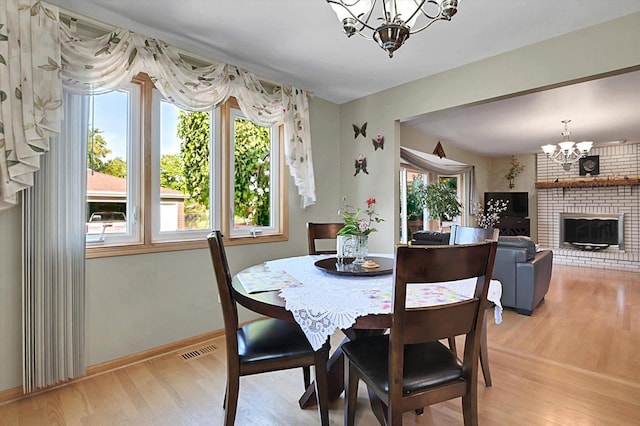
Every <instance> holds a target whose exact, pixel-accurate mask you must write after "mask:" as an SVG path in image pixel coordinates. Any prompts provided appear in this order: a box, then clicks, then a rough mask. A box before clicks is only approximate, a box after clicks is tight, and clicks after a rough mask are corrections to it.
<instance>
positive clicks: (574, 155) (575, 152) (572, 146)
mask: <svg viewBox="0 0 640 426" xmlns="http://www.w3.org/2000/svg"><path fill="white" fill-rule="evenodd" d="M570 122H571V120H562V123H564V132H562V133H561V134H562V136H564V141H562V142H560V143H558V145H557V146H556V145H553V144H549V145H544V146H543V147H542V150H543V151H544V153H545V154H547V157H548V158H549V159H550V160H553V161H555V162H556V163H559V164H561V165H562V168H563V169H564V170H565V171H567V172H568V171H569V170H571V165H572V164H573V163H575V162H576V161H578V160H579V159H581V158H582V157H585V156H586V155H587V154H588V153H589V151H590V150H591V147H592V146H593V142H591V141H584V142H578V143H575V142H571V141H570V140H569V136H570V135H571V132H570V131H569V129H567V124H568V123H570Z"/></svg>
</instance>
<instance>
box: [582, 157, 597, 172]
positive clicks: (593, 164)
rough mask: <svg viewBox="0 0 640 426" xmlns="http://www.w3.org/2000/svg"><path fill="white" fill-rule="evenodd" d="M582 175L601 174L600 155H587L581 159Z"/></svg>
mask: <svg viewBox="0 0 640 426" xmlns="http://www.w3.org/2000/svg"><path fill="white" fill-rule="evenodd" d="M579 161H580V167H579V169H580V176H597V175H599V174H600V156H599V155H587V156H586V157H582V158H581V159H580V160H579Z"/></svg>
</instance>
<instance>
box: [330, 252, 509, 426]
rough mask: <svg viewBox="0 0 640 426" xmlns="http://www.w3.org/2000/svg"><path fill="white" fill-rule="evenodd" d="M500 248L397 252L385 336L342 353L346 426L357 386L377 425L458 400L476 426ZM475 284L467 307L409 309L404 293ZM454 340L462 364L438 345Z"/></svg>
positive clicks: (356, 342) (350, 422)
mask: <svg viewBox="0 0 640 426" xmlns="http://www.w3.org/2000/svg"><path fill="white" fill-rule="evenodd" d="M497 244H498V243H497V242H495V241H487V242H482V243H475V244H463V245H450V246H412V247H407V246H401V247H398V248H397V250H396V258H395V262H396V264H395V268H394V272H393V280H394V284H395V286H394V294H393V316H392V322H391V329H390V332H389V334H385V335H382V336H375V337H367V338H362V339H357V340H353V341H350V342H347V343H345V344H343V345H342V351H343V352H344V355H345V392H346V400H345V419H344V420H345V424H346V425H353V424H354V420H355V409H356V401H357V393H358V381H359V379H362V380H363V381H364V382H365V383H366V384H367V386H368V387H369V392H370V394H371V393H373V394H374V397H375V398H377V401H378V402H379V403H380V404H378V403H373V404H372V408H373V409H374V413H375V414H376V417H377V418H378V420H379V421H380V423H381V424H390V425H400V424H402V413H403V412H404V411H410V410H418V409H422V407H425V406H428V405H431V404H435V403H438V402H442V401H446V400H449V399H453V398H457V397H462V412H463V416H464V424H465V425H477V424H478V404H477V396H478V390H477V385H478V352H479V350H480V331H481V328H482V321H483V317H484V315H485V311H486V307H487V304H488V301H487V292H488V289H489V282H490V279H491V272H492V269H493V262H494V259H495V254H496V247H497ZM472 277H473V278H475V277H477V279H476V285H475V292H474V296H473V297H472V298H470V299H466V300H462V301H458V302H454V303H449V304H443V305H437V306H427V307H419V308H407V306H406V295H407V288H408V287H410V286H412V285H416V284H415V283H437V282H441V281H454V280H460V279H467V278H472ZM457 335H465V345H464V356H463V358H462V360H460V359H459V358H458V356H457V354H456V353H454V352H453V351H451V349H450V348H448V347H447V346H446V345H444V344H442V343H441V342H440V340H441V339H446V338H447V337H449V336H457ZM370 396H371V395H370ZM385 406H386V407H385ZM383 407H384V408H383ZM376 409H377V410H376Z"/></svg>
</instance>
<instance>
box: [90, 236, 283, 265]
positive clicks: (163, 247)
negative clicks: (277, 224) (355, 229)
mask: <svg viewBox="0 0 640 426" xmlns="http://www.w3.org/2000/svg"><path fill="white" fill-rule="evenodd" d="M288 239H289V237H288V235H286V234H277V235H261V236H258V237H255V238H254V237H234V238H225V240H224V244H225V245H228V246H239V245H248V244H261V243H275V242H282V241H288ZM207 247H208V245H207V240H206V239H205V238H203V239H201V240H196V241H171V242H159V243H153V244H146V245H145V244H130V245H113V246H108V245H100V246H91V247H87V249H86V254H85V258H86V259H97V258H100V257H114V256H129V255H136V254H146V253H161V252H167V251H181V250H194V249H203V248H207Z"/></svg>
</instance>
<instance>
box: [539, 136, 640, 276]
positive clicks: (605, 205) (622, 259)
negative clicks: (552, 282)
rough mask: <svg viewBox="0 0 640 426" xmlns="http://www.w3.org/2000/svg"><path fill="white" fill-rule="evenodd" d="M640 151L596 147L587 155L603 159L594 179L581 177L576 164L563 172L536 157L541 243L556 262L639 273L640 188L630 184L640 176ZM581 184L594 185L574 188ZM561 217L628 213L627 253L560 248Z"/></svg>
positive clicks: (636, 148)
mask: <svg viewBox="0 0 640 426" xmlns="http://www.w3.org/2000/svg"><path fill="white" fill-rule="evenodd" d="M639 147H640V145H638V144H625V145H616V146H607V147H596V148H593V149H592V150H591V152H590V153H589V155H599V156H600V175H598V176H597V177H593V178H592V177H580V176H579V173H578V164H577V163H576V164H574V165H573V166H572V168H571V170H570V171H569V172H565V171H564V170H562V167H561V166H560V165H559V164H557V163H554V162H552V161H550V160H548V159H547V158H546V156H545V155H544V154H538V157H537V179H538V182H539V183H543V182H544V184H542V185H540V186H545V187H544V188H541V187H539V188H538V190H537V192H538V244H539V245H540V247H545V248H551V249H553V254H554V262H555V263H558V264H564V265H575V266H582V267H589V268H605V269H617V270H626V271H640V185H638V183H636V182H630V180H631V178H637V177H638V176H640V149H639ZM625 177H626V178H627V179H625ZM556 179H557V180H558V182H557V185H554V184H555V183H556ZM577 180H584V183H585V184H590V183H589V182H587V181H589V180H590V181H592V182H593V183H592V184H590V185H591V186H582V185H580V183H581V182H578V184H576V181H577ZM636 180H637V179H636ZM603 181H607V182H603ZM618 183H620V184H618ZM546 186H557V187H550V188H548V187H546ZM560 213H591V214H595V213H606V214H620V213H624V234H625V237H624V250H618V249H617V248H613V247H610V248H607V249H605V250H601V251H584V250H578V249H573V248H564V247H563V248H560V245H559V239H560Z"/></svg>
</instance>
